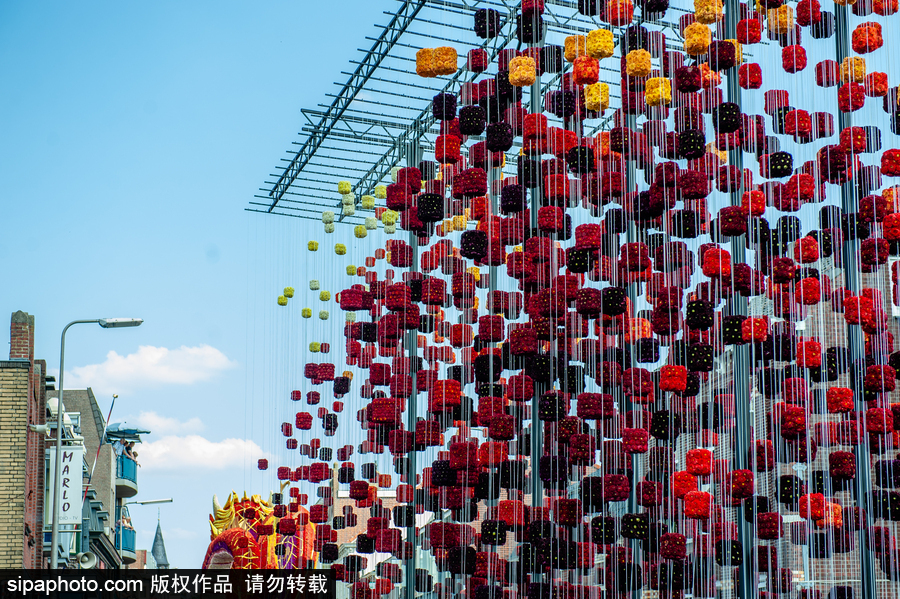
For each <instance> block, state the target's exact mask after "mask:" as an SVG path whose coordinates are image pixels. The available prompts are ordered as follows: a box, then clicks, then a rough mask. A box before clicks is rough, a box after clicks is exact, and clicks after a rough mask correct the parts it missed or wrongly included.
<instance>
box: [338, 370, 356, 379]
mask: <svg viewBox="0 0 900 599" xmlns="http://www.w3.org/2000/svg"><path fill="white" fill-rule="evenodd" d="M341 376H343V377H346V378H348V379H350V380H351V381H352V380H353V373H352V372H350V371H349V370H345V371H344V372H342V373H341Z"/></svg>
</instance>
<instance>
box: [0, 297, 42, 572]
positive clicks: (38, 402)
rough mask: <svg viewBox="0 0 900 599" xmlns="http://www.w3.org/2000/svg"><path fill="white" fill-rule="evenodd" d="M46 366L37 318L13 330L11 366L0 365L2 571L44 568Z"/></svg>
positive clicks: (20, 315)
mask: <svg viewBox="0 0 900 599" xmlns="http://www.w3.org/2000/svg"><path fill="white" fill-rule="evenodd" d="M52 380H53V379H52V377H48V376H47V363H46V362H45V361H44V360H35V359H34V317H33V316H31V315H29V314H27V313H25V312H22V311H19V312H15V313H14V314H13V315H12V319H11V324H10V350H9V360H4V361H0V568H41V567H42V566H43V561H42V553H43V535H42V534H41V531H42V523H43V515H44V513H43V510H44V439H45V434H44V433H42V432H37V431H33V430H31V429H30V428H29V425H33V426H41V425H44V424H45V423H46V408H45V406H46V402H47V392H46V390H47V385H48V381H52Z"/></svg>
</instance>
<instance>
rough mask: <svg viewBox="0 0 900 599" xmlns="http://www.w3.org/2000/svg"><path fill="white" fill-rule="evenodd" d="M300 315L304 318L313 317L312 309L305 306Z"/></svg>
mask: <svg viewBox="0 0 900 599" xmlns="http://www.w3.org/2000/svg"><path fill="white" fill-rule="evenodd" d="M300 316H302V317H303V318H312V309H311V308H303V310H301V311H300Z"/></svg>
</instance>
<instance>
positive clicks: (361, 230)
mask: <svg viewBox="0 0 900 599" xmlns="http://www.w3.org/2000/svg"><path fill="white" fill-rule="evenodd" d="M368 234H369V232H368V231H366V228H365V227H364V226H363V225H356V226H355V227H353V235H354V236H355V237H356V238H357V239H365V237H366V235H368Z"/></svg>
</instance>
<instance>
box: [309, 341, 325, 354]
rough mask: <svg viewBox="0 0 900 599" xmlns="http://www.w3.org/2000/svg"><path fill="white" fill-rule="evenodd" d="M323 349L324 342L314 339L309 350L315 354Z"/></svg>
mask: <svg viewBox="0 0 900 599" xmlns="http://www.w3.org/2000/svg"><path fill="white" fill-rule="evenodd" d="M321 349H322V344H321V343H319V342H318V341H313V342H312V343H310V344H309V351H311V352H312V353H314V354H317V353H319V351H320V350H321Z"/></svg>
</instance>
